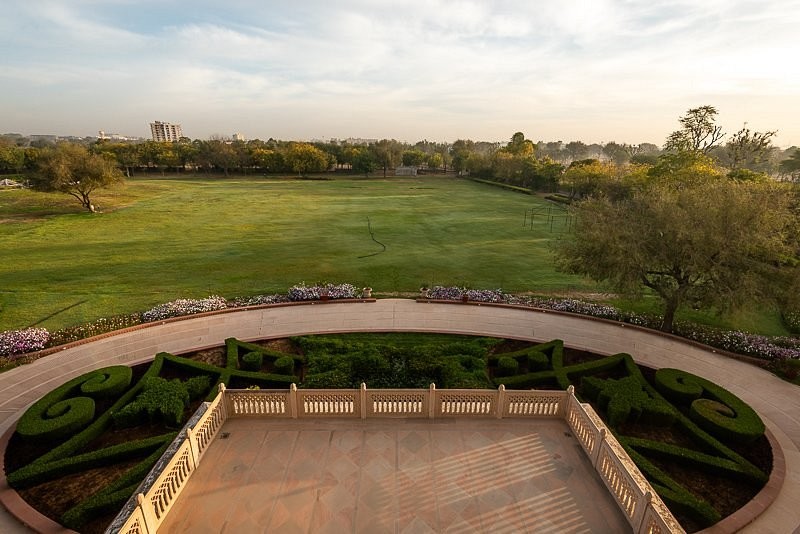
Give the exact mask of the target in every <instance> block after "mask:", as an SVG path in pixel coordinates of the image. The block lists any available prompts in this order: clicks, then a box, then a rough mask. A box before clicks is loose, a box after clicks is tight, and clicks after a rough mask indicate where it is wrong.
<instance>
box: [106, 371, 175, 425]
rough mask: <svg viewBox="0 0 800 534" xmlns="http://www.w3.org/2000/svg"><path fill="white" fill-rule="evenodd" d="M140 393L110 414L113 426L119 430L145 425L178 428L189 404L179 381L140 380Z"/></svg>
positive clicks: (154, 378)
mask: <svg viewBox="0 0 800 534" xmlns="http://www.w3.org/2000/svg"><path fill="white" fill-rule="evenodd" d="M143 382H144V386H143V389H142V392H141V393H140V394H139V396H138V397H136V400H135V401H133V402H131V403H130V404H128V405H127V406H125V407H123V408H122V409H121V410H119V411H118V412H116V413H114V414H113V416H112V418H113V420H114V425H115V426H117V427H119V428H129V427H133V426H138V425H140V424H144V423H146V422H149V423H156V422H159V421H161V422H163V423H164V424H165V425H167V426H180V424H181V423H182V422H183V413H184V411H185V409H186V407H187V406H188V405H189V391H188V390H187V389H186V384H184V383H183V382H181V381H180V380H179V379H177V378H176V379H174V380H165V379H163V378H161V377H158V376H150V377H147V378H145V379H144V380H143Z"/></svg>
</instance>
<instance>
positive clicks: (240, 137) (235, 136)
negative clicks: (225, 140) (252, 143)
mask: <svg viewBox="0 0 800 534" xmlns="http://www.w3.org/2000/svg"><path fill="white" fill-rule="evenodd" d="M233 140H234V141H247V139H245V138H244V134H242V133H239V132H236V133H235V134H233Z"/></svg>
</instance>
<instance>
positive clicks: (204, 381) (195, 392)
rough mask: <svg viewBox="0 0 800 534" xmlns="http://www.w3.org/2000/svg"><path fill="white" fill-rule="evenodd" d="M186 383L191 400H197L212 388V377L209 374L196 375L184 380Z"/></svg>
mask: <svg viewBox="0 0 800 534" xmlns="http://www.w3.org/2000/svg"><path fill="white" fill-rule="evenodd" d="M184 385H185V386H186V391H187V393H189V400H190V401H193V400H197V399H199V398H200V397H202V396H204V395H205V394H206V393H207V392H208V390H209V388H211V377H210V376H208V375H201V376H194V377H192V378H190V379H189V380H187V381H186V382H184Z"/></svg>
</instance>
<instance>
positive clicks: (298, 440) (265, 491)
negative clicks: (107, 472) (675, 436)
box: [159, 418, 631, 534]
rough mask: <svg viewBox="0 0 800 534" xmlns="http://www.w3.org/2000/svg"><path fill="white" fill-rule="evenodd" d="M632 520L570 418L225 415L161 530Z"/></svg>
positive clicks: (542, 527) (461, 528) (618, 523)
mask: <svg viewBox="0 0 800 534" xmlns="http://www.w3.org/2000/svg"><path fill="white" fill-rule="evenodd" d="M223 433H224V434H223ZM224 435H227V437H223V436H224ZM630 531H631V529H630V527H629V526H628V523H627V521H626V520H625V518H624V516H623V515H622V513H621V512H620V511H619V509H618V507H617V505H616V503H615V502H614V500H613V498H612V497H611V495H610V494H609V493H608V491H607V490H606V488H605V486H604V485H603V483H602V482H601V481H600V478H599V477H598V476H597V475H596V474H595V472H594V470H593V469H592V466H591V464H590V462H589V460H588V458H587V457H586V455H585V454H584V452H583V450H582V449H581V447H580V445H579V444H578V442H577V440H575V439H574V438H573V437H572V436H571V435H570V433H569V429H568V427H567V425H566V423H565V422H564V421H561V420H546V419H536V420H531V419H525V420H522V419H517V420H515V419H503V420H495V419H471V420H470V419H449V420H448V419H441V420H436V421H427V420H421V419H370V420H366V421H362V420H352V419H349V420H331V419H324V420H323V419H313V420H275V419H273V420H268V419H246V418H240V419H232V420H228V421H227V422H226V423H225V425H224V426H223V428H222V430H221V433H220V434H219V435H218V437H217V438H216V440H215V441H214V442H213V443H212V444H211V445H210V446H209V448H208V450H207V452H206V455H205V456H204V457H203V460H202V462H201V463H200V466H199V467H198V469H197V470H196V471H195V473H194V474H193V475H192V477H191V479H190V480H189V483H188V485H187V487H186V488H185V489H184V491H183V493H181V495H180V497H179V498H178V500H177V502H176V503H175V505H174V507H173V508H172V510H171V512H170V513H169V515H168V516H167V518H166V521H165V522H164V523H163V524H162V526H161V528H160V529H159V532H163V533H177V532H191V533H193V534H194V533H203V532H209V533H211V532H214V533H217V532H281V533H294V532H310V533H311V532H313V533H315V534H316V533H325V532H332V533H336V534H343V533H344V532H369V533H382V532H398V533H401V532H402V533H405V532H409V533H410V532H413V533H423V532H461V533H467V532H492V533H503V532H508V533H511V532H514V533H516V532H537V533H539V532H541V533H545V532H552V533H572V532H576V533H577V532H609V533H610V532H613V533H619V532H630Z"/></svg>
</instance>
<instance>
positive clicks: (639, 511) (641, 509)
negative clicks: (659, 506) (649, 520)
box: [631, 490, 653, 533]
mask: <svg viewBox="0 0 800 534" xmlns="http://www.w3.org/2000/svg"><path fill="white" fill-rule="evenodd" d="M652 502H653V494H652V493H650V491H649V490H648V491H647V492H645V494H644V495H643V496H642V498H641V499H639V506H638V507H637V508H636V514H635V515H634V516H633V519H632V520H631V524H632V525H633V531H634V532H635V533H639V532H644V531H645V528H646V525H645V524H644V520H645V518H646V517H647V509H648V508H650V507H651V506H653V504H652Z"/></svg>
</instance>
